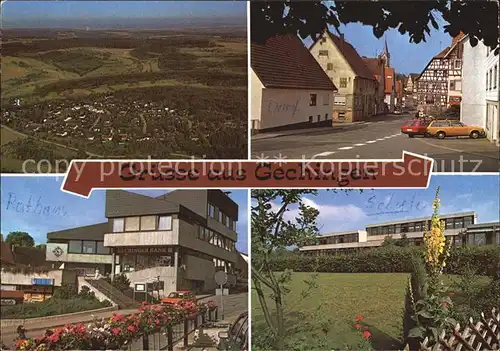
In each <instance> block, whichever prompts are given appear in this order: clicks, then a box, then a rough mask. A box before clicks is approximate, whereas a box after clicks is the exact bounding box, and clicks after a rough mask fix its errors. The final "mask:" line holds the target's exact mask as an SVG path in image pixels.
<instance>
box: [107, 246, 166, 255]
mask: <svg viewBox="0 0 500 351" xmlns="http://www.w3.org/2000/svg"><path fill="white" fill-rule="evenodd" d="M116 253H117V254H146V255H147V254H167V253H169V251H168V248H167V247H119V248H117V249H116Z"/></svg>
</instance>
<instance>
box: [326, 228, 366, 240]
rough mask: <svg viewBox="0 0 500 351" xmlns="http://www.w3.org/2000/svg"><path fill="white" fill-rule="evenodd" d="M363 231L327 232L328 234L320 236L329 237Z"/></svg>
mask: <svg viewBox="0 0 500 351" xmlns="http://www.w3.org/2000/svg"><path fill="white" fill-rule="evenodd" d="M363 231H364V230H349V231H346V232H335V233H326V234H320V235H318V238H329V237H332V236H338V235H348V234H358V233H359V232H363Z"/></svg>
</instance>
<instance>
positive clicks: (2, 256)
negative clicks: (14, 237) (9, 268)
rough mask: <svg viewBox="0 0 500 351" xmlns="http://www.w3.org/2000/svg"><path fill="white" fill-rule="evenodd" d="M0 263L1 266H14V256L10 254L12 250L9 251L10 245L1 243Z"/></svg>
mask: <svg viewBox="0 0 500 351" xmlns="http://www.w3.org/2000/svg"><path fill="white" fill-rule="evenodd" d="M0 261H1V262H2V263H3V264H14V263H15V262H14V255H13V254H12V250H11V249H10V245H9V244H7V243H5V242H1V243H0Z"/></svg>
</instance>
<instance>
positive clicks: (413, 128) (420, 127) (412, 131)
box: [401, 119, 430, 138]
mask: <svg viewBox="0 0 500 351" xmlns="http://www.w3.org/2000/svg"><path fill="white" fill-rule="evenodd" d="M429 123H430V121H427V120H424V119H411V120H409V121H406V123H405V124H403V126H402V127H401V133H403V134H407V135H408V136H409V137H410V138H413V137H414V136H415V135H424V136H427V126H428V125H429Z"/></svg>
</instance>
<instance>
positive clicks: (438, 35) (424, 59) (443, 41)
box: [304, 21, 452, 75]
mask: <svg viewBox="0 0 500 351" xmlns="http://www.w3.org/2000/svg"><path fill="white" fill-rule="evenodd" d="M442 23H444V21H443V22H442ZM431 28H432V27H431ZM339 30H340V32H341V33H343V34H344V38H345V40H346V41H348V42H349V43H350V44H351V45H352V46H354V48H355V49H356V51H357V52H358V54H359V55H360V56H366V57H376V56H377V55H378V54H380V53H381V52H382V51H383V49H384V41H385V40H387V46H388V48H389V53H390V55H391V62H390V64H391V67H393V68H395V69H396V72H397V73H403V74H406V75H408V74H409V73H421V72H422V71H423V70H424V68H425V67H426V66H427V64H428V63H429V61H430V59H431V58H432V57H434V56H435V55H437V54H438V53H439V52H441V51H442V50H443V49H444V48H445V47H447V46H449V45H450V44H451V41H452V38H451V36H450V35H449V34H448V33H445V32H444V29H443V28H442V24H441V28H440V29H439V30H435V29H434V28H432V29H431V33H430V36H426V40H427V42H423V41H422V42H420V43H419V44H415V43H410V40H409V36H408V34H405V35H402V34H401V33H399V32H398V31H397V30H396V29H389V30H388V31H387V32H386V33H385V35H384V36H383V37H382V38H380V39H377V38H376V37H375V35H374V34H373V29H372V27H371V26H364V25H362V24H359V23H350V24H348V25H341V26H340V28H339ZM330 31H331V32H332V33H333V34H336V35H337V32H336V31H335V28H334V27H333V26H332V27H330ZM304 43H305V44H306V45H307V47H309V46H310V45H311V44H312V40H310V38H309V39H307V40H305V41H304Z"/></svg>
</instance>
